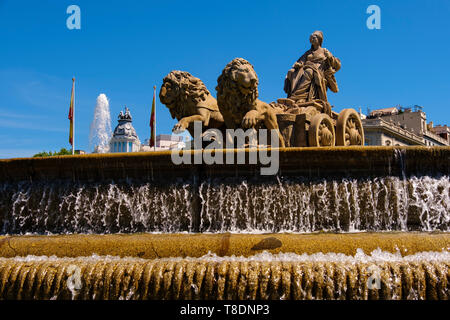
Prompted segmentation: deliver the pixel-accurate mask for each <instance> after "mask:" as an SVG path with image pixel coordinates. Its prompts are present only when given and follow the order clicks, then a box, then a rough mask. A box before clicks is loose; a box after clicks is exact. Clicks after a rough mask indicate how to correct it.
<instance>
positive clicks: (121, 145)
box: [109, 108, 141, 152]
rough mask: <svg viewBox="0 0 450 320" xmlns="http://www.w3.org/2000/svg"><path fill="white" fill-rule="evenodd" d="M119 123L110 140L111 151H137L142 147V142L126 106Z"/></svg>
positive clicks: (120, 115) (120, 114) (121, 112)
mask: <svg viewBox="0 0 450 320" xmlns="http://www.w3.org/2000/svg"><path fill="white" fill-rule="evenodd" d="M118 122H119V123H118V125H117V127H116V128H115V129H114V133H113V136H112V138H111V140H110V142H109V148H110V149H109V150H110V152H137V151H139V150H140V149H141V142H140V141H139V137H138V135H137V134H136V130H135V129H134V128H133V125H132V122H133V120H132V117H131V114H130V110H129V109H128V108H125V113H124V112H123V111H120V113H119V117H118Z"/></svg>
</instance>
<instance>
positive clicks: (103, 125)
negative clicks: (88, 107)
mask: <svg viewBox="0 0 450 320" xmlns="http://www.w3.org/2000/svg"><path fill="white" fill-rule="evenodd" d="M111 135H112V130H111V114H110V112H109V100H108V98H107V97H106V95H105V94H104V93H101V94H100V95H99V96H98V97H97V103H96V105H95V110H94V118H93V119H92V122H91V127H90V131H89V146H90V147H93V146H94V147H95V152H96V153H106V152H108V151H109V139H110V138H111Z"/></svg>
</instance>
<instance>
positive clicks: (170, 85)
mask: <svg viewBox="0 0 450 320" xmlns="http://www.w3.org/2000/svg"><path fill="white" fill-rule="evenodd" d="M208 95H210V93H209V91H208V89H206V86H205V85H204V83H203V82H202V81H201V80H200V79H199V78H196V77H194V76H193V75H191V74H190V73H189V72H186V71H171V72H170V73H169V74H168V75H167V76H166V77H165V78H164V79H163V85H162V86H161V90H160V91H159V99H160V100H161V102H162V103H163V104H165V105H166V106H167V108H169V110H170V114H171V116H172V118H177V119H178V120H180V119H181V118H183V117H186V116H189V115H191V112H192V110H190V109H192V108H194V107H195V106H196V105H197V104H198V103H199V102H202V101H205V100H206V97H207V96H208Z"/></svg>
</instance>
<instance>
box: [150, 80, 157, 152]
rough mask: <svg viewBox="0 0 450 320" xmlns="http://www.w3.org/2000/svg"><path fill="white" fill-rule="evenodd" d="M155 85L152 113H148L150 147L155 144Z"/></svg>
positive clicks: (154, 88)
mask: <svg viewBox="0 0 450 320" xmlns="http://www.w3.org/2000/svg"><path fill="white" fill-rule="evenodd" d="M155 109H156V86H154V87H153V103H152V113H151V115H150V143H149V145H150V147H154V146H155V139H156V137H155V136H156V123H155V121H156V110H155Z"/></svg>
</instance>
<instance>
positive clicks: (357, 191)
mask: <svg viewBox="0 0 450 320" xmlns="http://www.w3.org/2000/svg"><path fill="white" fill-rule="evenodd" d="M0 190H2V192H1V193H0V208H1V210H0V218H1V221H2V225H1V229H0V230H1V231H2V233H3V234H5V233H8V234H24V233H41V234H42V233H115V232H125V233H129V232H181V231H189V232H195V231H201V232H314V231H344V232H354V231H393V230H398V231H408V230H419V231H435V230H440V231H449V228H450V207H449V206H450V181H449V177H448V176H441V177H429V176H422V177H414V176H413V177H410V178H408V179H406V180H403V179H401V178H398V177H382V178H374V179H342V180H325V179H324V180H316V181H311V180H306V179H301V178H298V179H295V178H293V177H289V178H282V177H281V178H279V180H278V183H272V184H261V183H255V182H251V181H247V180H243V181H241V182H240V183H237V184H236V183H235V182H233V181H230V182H227V180H226V179H221V180H218V179H210V180H208V181H205V182H203V183H202V184H201V185H200V186H199V188H198V189H196V188H195V187H194V186H193V184H192V183H191V182H190V181H182V180H180V181H178V183H176V184H172V185H166V186H164V185H155V184H154V183H150V182H145V181H139V180H133V179H130V180H124V181H117V182H113V181H110V182H109V183H105V182H104V183H100V182H95V183H85V182H78V183H73V182H68V181H65V182H63V181H60V182H57V181H53V182H51V183H43V182H35V183H30V182H22V183H19V184H12V185H11V184H2V185H0ZM197 197H199V198H200V201H199V204H198V205H196V204H195V203H196V202H195V201H194V200H195V199H196V198H197Z"/></svg>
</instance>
